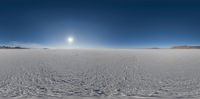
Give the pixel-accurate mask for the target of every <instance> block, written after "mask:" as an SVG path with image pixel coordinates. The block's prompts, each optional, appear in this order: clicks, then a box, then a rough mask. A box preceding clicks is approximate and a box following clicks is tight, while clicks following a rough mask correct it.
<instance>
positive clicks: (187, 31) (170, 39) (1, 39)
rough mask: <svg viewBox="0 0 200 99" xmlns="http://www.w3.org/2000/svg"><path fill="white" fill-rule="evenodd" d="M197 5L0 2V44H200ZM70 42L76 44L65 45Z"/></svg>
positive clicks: (124, 0) (182, 0)
mask: <svg viewBox="0 0 200 99" xmlns="http://www.w3.org/2000/svg"><path fill="white" fill-rule="evenodd" d="M199 31H200V1H197V0H1V1H0V43H1V44H10V43H12V42H19V43H24V44H29V45H30V44H35V45H43V46H51V47H60V46H62V47H69V46H76V47H80V48H87V47H90V48H141V47H169V46H174V45H199V44H200V39H199V37H200V33H199ZM68 36H73V37H74V39H75V43H74V44H73V45H67V43H66V38H67V37H68Z"/></svg>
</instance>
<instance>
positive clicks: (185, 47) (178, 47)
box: [172, 45, 200, 49]
mask: <svg viewBox="0 0 200 99" xmlns="http://www.w3.org/2000/svg"><path fill="white" fill-rule="evenodd" d="M172 49H200V46H189V45H183V46H174V47H172Z"/></svg>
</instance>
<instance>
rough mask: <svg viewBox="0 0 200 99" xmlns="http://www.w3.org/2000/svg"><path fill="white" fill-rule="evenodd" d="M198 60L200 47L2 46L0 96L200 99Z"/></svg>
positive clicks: (0, 55)
mask: <svg viewBox="0 0 200 99" xmlns="http://www.w3.org/2000/svg"><path fill="white" fill-rule="evenodd" d="M199 59H200V50H172V49H163V50H162V49H159V50H155V49H154V50H153V49H152V50H151V49H146V50H144V49H138V50H111V49H99V50H97V49H70V50H44V49H20V50H19V49H18V50H15V49H12V50H0V96H1V97H2V98H3V97H4V98H11V97H13V98H22V97H23V98H31V99H34V98H36V97H37V98H38V97H42V98H47V97H49V99H55V97H57V98H62V97H66V96H67V99H75V98H76V99H77V98H78V97H76V96H79V98H85V99H93V98H94V97H96V98H94V99H97V98H98V99H115V98H117V99H124V98H127V99H137V98H141V97H146V99H151V98H152V97H153V98H154V99H155V97H158V98H159V97H168V98H167V99H175V98H192V97H199V95H200V72H199V71H200V65H199V64H200V61H199ZM132 96H134V97H132ZM136 96H138V97H136ZM102 97H103V98H102ZM147 97H148V98H147ZM169 97H172V98H169ZM37 98H36V99H37ZM39 99H40V98H39Z"/></svg>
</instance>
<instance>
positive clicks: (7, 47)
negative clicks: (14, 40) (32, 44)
mask: <svg viewBox="0 0 200 99" xmlns="http://www.w3.org/2000/svg"><path fill="white" fill-rule="evenodd" d="M0 49H28V48H24V47H19V46H0Z"/></svg>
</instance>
